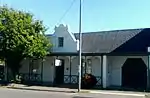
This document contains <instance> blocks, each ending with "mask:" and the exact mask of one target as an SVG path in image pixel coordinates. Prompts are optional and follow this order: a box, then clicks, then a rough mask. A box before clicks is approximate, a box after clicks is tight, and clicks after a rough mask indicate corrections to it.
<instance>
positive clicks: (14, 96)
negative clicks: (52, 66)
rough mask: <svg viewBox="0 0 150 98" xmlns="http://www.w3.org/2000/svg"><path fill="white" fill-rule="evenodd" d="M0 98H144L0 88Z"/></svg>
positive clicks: (140, 97)
mask: <svg viewBox="0 0 150 98" xmlns="http://www.w3.org/2000/svg"><path fill="white" fill-rule="evenodd" d="M0 98H145V97H144V96H135V95H134V96H133V95H117V94H105V93H101V94H100V93H99V94H98V93H95V94H91V93H65V92H50V91H33V90H18V89H8V88H0Z"/></svg>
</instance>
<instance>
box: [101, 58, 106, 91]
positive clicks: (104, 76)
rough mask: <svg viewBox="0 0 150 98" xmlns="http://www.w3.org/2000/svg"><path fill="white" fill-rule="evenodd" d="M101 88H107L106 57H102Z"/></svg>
mask: <svg viewBox="0 0 150 98" xmlns="http://www.w3.org/2000/svg"><path fill="white" fill-rule="evenodd" d="M102 78H103V88H106V87H107V56H106V55H104V56H103V76H102Z"/></svg>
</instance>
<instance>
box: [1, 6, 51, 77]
mask: <svg viewBox="0 0 150 98" xmlns="http://www.w3.org/2000/svg"><path fill="white" fill-rule="evenodd" d="M45 31H46V29H45V27H44V26H43V23H42V21H40V20H36V19H34V18H33V15H32V14H30V13H27V12H24V11H19V10H15V9H13V8H9V7H7V6H1V7H0V56H1V58H3V59H5V60H6V62H7V66H8V67H9V68H10V69H11V72H12V74H13V77H14V79H15V76H16V75H17V74H18V72H19V69H20V67H21V65H20V63H21V61H22V60H23V59H25V58H43V57H45V56H46V55H47V54H48V53H49V50H50V49H51V46H52V45H51V43H50V40H49V39H48V38H47V37H46V36H45V34H44V32H45Z"/></svg>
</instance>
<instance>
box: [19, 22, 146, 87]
mask: <svg viewBox="0 0 150 98" xmlns="http://www.w3.org/2000/svg"><path fill="white" fill-rule="evenodd" d="M58 37H63V38H64V45H63V47H58ZM50 39H51V41H52V43H53V45H54V46H53V49H52V51H53V52H57V53H58V52H60V53H67V52H68V53H70V52H71V53H76V52H77V42H78V41H77V40H76V39H75V37H74V35H73V34H72V33H70V32H69V31H68V27H67V26H64V25H62V24H61V25H60V26H59V27H55V32H54V34H52V35H51V36H50ZM58 58H59V59H63V60H64V61H65V64H64V76H66V75H68V76H69V75H78V57H77V56H59V57H58ZM82 58H83V59H84V61H85V62H86V64H87V63H88V62H87V60H90V61H91V62H90V64H91V67H92V68H91V73H92V74H93V75H95V76H98V77H101V79H100V80H99V83H100V84H102V86H103V87H104V88H106V87H109V86H121V85H122V82H121V80H122V72H121V71H122V69H121V67H122V66H123V64H124V62H125V61H126V59H127V58H142V60H143V61H144V63H145V64H146V65H148V57H147V56H106V55H104V56H86V58H85V56H83V57H82ZM54 59H55V56H53V57H52V56H51V57H47V58H46V59H45V61H44V65H43V71H42V72H43V76H42V80H43V81H44V82H47V83H53V82H54V78H55V65H54ZM70 62H71V63H70ZM22 65H23V66H22V68H21V69H20V72H21V73H28V72H29V66H28V65H29V60H28V59H26V60H24V61H23V62H22ZM35 65H37V66H39V67H37V73H41V67H40V66H41V61H37V63H36V64H35ZM71 81H72V80H71Z"/></svg>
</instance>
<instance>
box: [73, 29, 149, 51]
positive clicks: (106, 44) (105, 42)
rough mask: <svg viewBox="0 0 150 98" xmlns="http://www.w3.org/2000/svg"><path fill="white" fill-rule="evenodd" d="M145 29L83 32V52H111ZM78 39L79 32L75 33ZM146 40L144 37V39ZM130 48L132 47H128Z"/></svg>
mask: <svg viewBox="0 0 150 98" xmlns="http://www.w3.org/2000/svg"><path fill="white" fill-rule="evenodd" d="M143 30H145V29H144V28H143V29H128V30H113V31H101V32H90V33H82V52H83V53H110V52H113V51H115V50H116V49H118V48H119V47H120V46H122V45H124V44H125V43H127V42H128V41H129V40H131V39H132V38H134V37H136V36H137V35H138V34H139V33H141V32H142V31H143ZM149 30H150V29H149ZM74 35H75V37H76V39H78V38H79V34H78V33H75V34H74ZM143 40H144V39H143ZM137 44H138V43H137ZM133 47H134V46H133ZM126 48H130V47H126Z"/></svg>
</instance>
